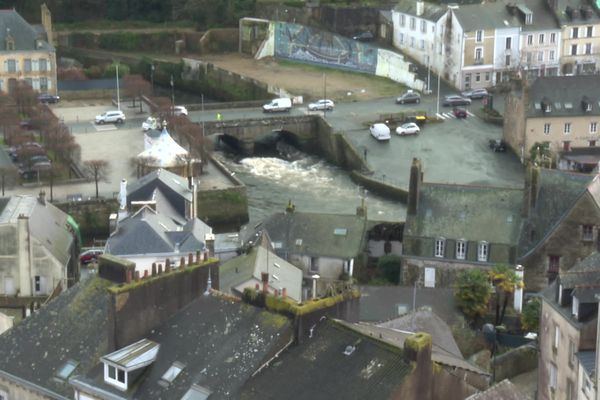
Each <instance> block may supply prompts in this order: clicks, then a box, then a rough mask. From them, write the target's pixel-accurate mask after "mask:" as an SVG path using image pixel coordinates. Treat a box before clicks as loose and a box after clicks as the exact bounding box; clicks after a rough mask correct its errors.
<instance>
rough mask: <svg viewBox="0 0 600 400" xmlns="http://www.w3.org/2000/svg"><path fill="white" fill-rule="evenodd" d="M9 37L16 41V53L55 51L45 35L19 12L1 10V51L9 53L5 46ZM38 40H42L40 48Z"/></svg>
mask: <svg viewBox="0 0 600 400" xmlns="http://www.w3.org/2000/svg"><path fill="white" fill-rule="evenodd" d="M9 35H10V37H12V38H13V39H14V42H15V50H16V51H42V52H48V51H54V48H53V47H52V46H51V45H50V44H49V43H48V42H47V41H46V38H45V35H41V34H40V32H38V31H37V30H36V28H35V27H34V26H32V25H30V24H29V23H28V22H27V21H25V20H24V19H23V17H21V15H20V14H19V13H18V12H16V11H15V10H14V9H11V10H0V51H9V50H7V49H6V45H5V43H6V38H7V36H9ZM38 39H39V40H41V41H40V43H39V46H38V44H37V43H36V41H37V40H38Z"/></svg>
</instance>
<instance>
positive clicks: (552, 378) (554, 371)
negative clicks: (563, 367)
mask: <svg viewBox="0 0 600 400" xmlns="http://www.w3.org/2000/svg"><path fill="white" fill-rule="evenodd" d="M557 381H558V370H557V369H556V365H554V364H552V363H551V364H550V390H552V391H555V390H556V382H557Z"/></svg>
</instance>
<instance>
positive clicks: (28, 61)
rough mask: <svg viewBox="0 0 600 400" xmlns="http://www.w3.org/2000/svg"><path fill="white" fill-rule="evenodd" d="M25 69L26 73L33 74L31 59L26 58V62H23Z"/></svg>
mask: <svg viewBox="0 0 600 400" xmlns="http://www.w3.org/2000/svg"><path fill="white" fill-rule="evenodd" d="M23 69H24V70H25V72H31V59H30V58H26V59H25V60H23Z"/></svg>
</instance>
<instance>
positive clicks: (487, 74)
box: [485, 72, 490, 82]
mask: <svg viewBox="0 0 600 400" xmlns="http://www.w3.org/2000/svg"><path fill="white" fill-rule="evenodd" d="M485 80H486V81H488V82H489V80H490V73H489V72H486V73H485Z"/></svg>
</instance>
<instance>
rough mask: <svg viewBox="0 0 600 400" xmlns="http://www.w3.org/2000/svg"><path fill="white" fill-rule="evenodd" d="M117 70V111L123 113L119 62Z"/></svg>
mask: <svg viewBox="0 0 600 400" xmlns="http://www.w3.org/2000/svg"><path fill="white" fill-rule="evenodd" d="M116 70H117V110H119V111H121V95H120V93H119V62H118V61H117V64H116Z"/></svg>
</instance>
